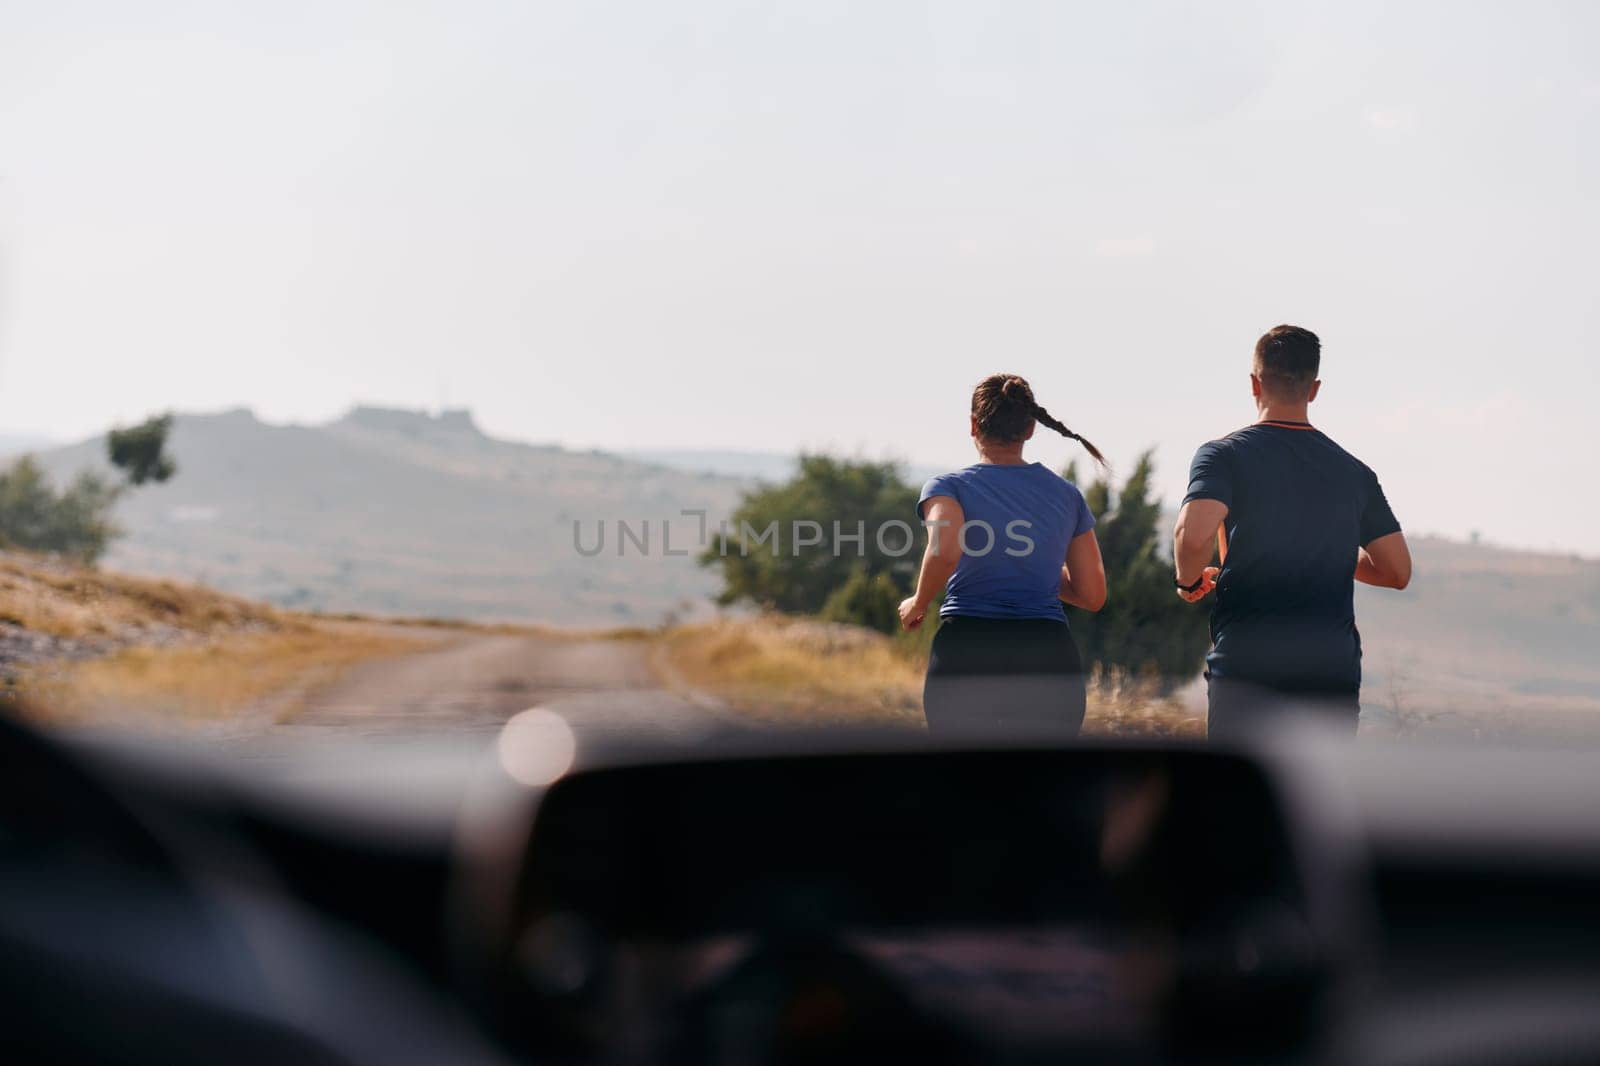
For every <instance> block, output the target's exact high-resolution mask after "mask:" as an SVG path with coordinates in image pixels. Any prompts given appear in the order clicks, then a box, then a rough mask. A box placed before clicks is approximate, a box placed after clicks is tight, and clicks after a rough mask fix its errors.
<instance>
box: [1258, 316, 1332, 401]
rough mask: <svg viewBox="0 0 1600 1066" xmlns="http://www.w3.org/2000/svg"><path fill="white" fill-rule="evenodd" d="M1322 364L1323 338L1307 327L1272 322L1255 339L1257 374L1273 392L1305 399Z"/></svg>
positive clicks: (1275, 394)
mask: <svg viewBox="0 0 1600 1066" xmlns="http://www.w3.org/2000/svg"><path fill="white" fill-rule="evenodd" d="M1321 367H1322V342H1321V341H1320V340H1318V339H1317V335H1316V334H1315V333H1312V332H1311V331H1310V330H1309V329H1301V328H1300V327H1299V326H1273V327H1272V328H1271V329H1269V330H1267V331H1266V332H1265V333H1263V334H1262V335H1261V339H1260V340H1258V341H1256V365H1255V372H1256V377H1258V378H1260V379H1261V387H1262V388H1263V389H1266V390H1267V391H1268V392H1270V393H1272V394H1273V395H1274V396H1279V397H1283V398H1285V399H1296V400H1300V399H1304V398H1305V397H1306V395H1307V394H1309V393H1310V392H1311V383H1312V382H1314V381H1316V380H1317V372H1318V371H1319V370H1320V369H1321Z"/></svg>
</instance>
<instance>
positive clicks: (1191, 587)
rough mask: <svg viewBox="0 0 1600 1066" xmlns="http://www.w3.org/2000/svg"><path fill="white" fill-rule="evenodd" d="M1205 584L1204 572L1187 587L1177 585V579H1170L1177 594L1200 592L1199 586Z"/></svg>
mask: <svg viewBox="0 0 1600 1066" xmlns="http://www.w3.org/2000/svg"><path fill="white" fill-rule="evenodd" d="M1205 583H1206V575H1205V572H1204V571H1201V573H1200V576H1199V577H1197V578H1195V579H1194V580H1193V581H1192V582H1190V583H1189V584H1187V585H1180V584H1178V579H1177V578H1173V579H1172V584H1173V587H1174V588H1176V589H1177V590H1178V591H1179V592H1198V591H1200V586H1201V585H1204V584H1205Z"/></svg>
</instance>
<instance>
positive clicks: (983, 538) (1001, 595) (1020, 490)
mask: <svg viewBox="0 0 1600 1066" xmlns="http://www.w3.org/2000/svg"><path fill="white" fill-rule="evenodd" d="M935 496H951V497H954V499H955V501H956V502H957V503H959V504H960V505H961V512H962V514H963V515H964V516H965V519H966V524H965V527H964V528H963V530H962V533H961V540H962V545H961V546H962V551H961V560H960V562H958V563H957V564H956V572H955V575H954V576H953V577H951V578H950V584H949V586H948V587H947V588H946V589H945V596H944V605H943V606H942V607H940V608H939V615H940V617H946V616H948V615H963V616H966V617H969V618H1056V619H1059V618H1062V617H1064V615H1063V612H1062V609H1061V600H1060V599H1059V592H1060V589H1061V564H1062V563H1063V562H1065V561H1066V558H1067V545H1068V544H1070V543H1071V542H1072V539H1073V538H1074V537H1078V536H1081V535H1082V534H1084V533H1087V532H1088V531H1089V530H1091V529H1093V528H1094V515H1093V514H1092V513H1091V512H1090V511H1089V505H1088V504H1086V503H1085V502H1084V500H1083V493H1081V492H1079V491H1078V487H1077V486H1076V485H1074V484H1072V482H1070V481H1068V480H1067V479H1065V478H1063V477H1062V476H1061V475H1059V474H1057V473H1056V472H1055V471H1053V470H1051V469H1050V468H1049V467H1047V466H1044V465H1042V464H1040V463H1025V464H1019V465H1016V466H1002V465H998V464H993V463H979V464H977V465H975V466H969V467H967V468H966V469H965V470H957V471H955V472H953V473H949V474H940V475H939V476H938V477H935V478H930V479H929V480H928V483H927V484H926V485H924V486H922V495H921V497H920V498H919V499H918V500H917V513H918V515H920V516H921V517H922V518H923V520H924V521H926V520H927V503H928V501H929V500H930V499H932V498H933V497H935ZM935 532H937V533H939V534H941V535H943V536H953V535H954V533H953V531H951V530H948V529H940V530H937V531H935V530H929V535H930V536H931V535H933V534H934V533H935Z"/></svg>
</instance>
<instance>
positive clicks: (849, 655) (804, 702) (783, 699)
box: [662, 616, 922, 725]
mask: <svg viewBox="0 0 1600 1066" xmlns="http://www.w3.org/2000/svg"><path fill="white" fill-rule="evenodd" d="M662 640H663V642H664V649H665V653H666V656H667V660H668V663H669V665H670V666H671V668H672V670H673V672H674V673H675V674H677V675H678V677H680V678H682V680H683V681H684V682H685V683H687V684H689V685H691V686H693V687H695V688H698V689H701V690H703V691H706V692H710V693H712V694H713V695H716V696H718V697H720V698H722V699H723V700H726V701H727V702H728V703H729V704H731V705H732V706H734V707H736V708H738V709H740V710H743V711H746V712H748V713H751V714H756V715H759V716H761V717H762V718H769V719H772V720H774V721H786V722H796V723H801V724H807V725H818V724H825V723H830V722H852V723H862V724H866V723H870V724H878V725H914V724H916V723H918V722H920V721H921V717H922V672H921V670H920V669H919V668H918V667H917V665H916V664H915V663H914V662H912V661H911V660H909V659H908V658H906V657H905V656H903V655H901V654H900V653H899V652H898V651H897V650H896V649H895V647H894V646H893V644H892V643H891V642H890V641H889V640H888V639H887V638H885V637H883V636H882V635H880V634H877V633H873V632H871V631H869V630H865V629H858V628H855V627H853V626H842V625H836V624H832V623H825V622H811V621H802V620H799V619H792V618H783V617H776V616H774V617H766V618H761V619H750V620H741V621H720V622H710V623H705V624H701V625H686V626H678V627H675V628H673V629H670V630H668V631H667V632H666V633H665V635H664V636H663V637H662Z"/></svg>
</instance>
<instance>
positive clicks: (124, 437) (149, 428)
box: [106, 414, 178, 485]
mask: <svg viewBox="0 0 1600 1066" xmlns="http://www.w3.org/2000/svg"><path fill="white" fill-rule="evenodd" d="M171 429H172V416H171V415H170V414H167V415H157V416H155V417H154V418H147V419H145V420H144V421H143V422H141V423H139V424H138V425H137V426H130V427H128V428H127V429H122V428H120V427H119V428H117V429H113V430H112V431H111V432H110V433H107V434H106V454H107V456H108V457H109V458H110V459H111V465H112V466H114V467H116V468H117V469H118V470H121V471H122V472H123V474H124V475H125V476H126V477H127V479H128V484H129V485H143V484H144V483H145V482H146V481H165V480H167V479H168V478H169V477H171V476H172V475H173V474H175V473H177V471H178V466H177V464H176V463H174V462H173V461H172V458H171V456H169V455H167V453H166V448H167V433H168V432H169V431H170V430H171Z"/></svg>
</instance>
